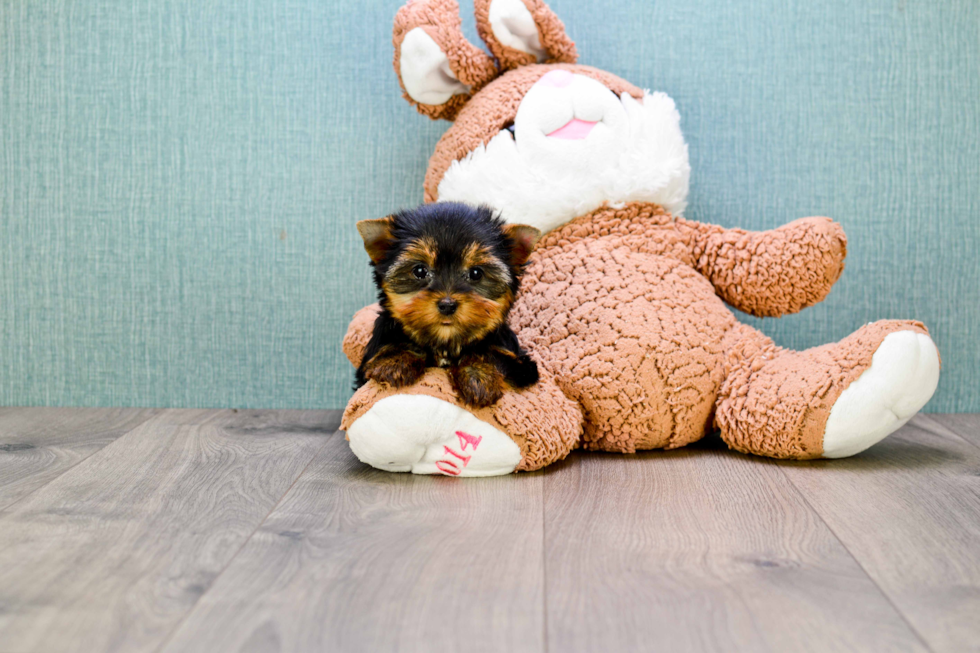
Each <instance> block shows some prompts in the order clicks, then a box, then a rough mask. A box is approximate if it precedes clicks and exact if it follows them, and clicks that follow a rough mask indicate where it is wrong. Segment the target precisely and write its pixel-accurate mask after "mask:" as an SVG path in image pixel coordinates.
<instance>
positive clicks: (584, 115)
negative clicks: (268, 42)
mask: <svg viewBox="0 0 980 653" xmlns="http://www.w3.org/2000/svg"><path fill="white" fill-rule="evenodd" d="M475 9H476V24H477V29H478V31H479V34H480V36H481V38H482V39H483V40H484V41H485V42H486V44H487V46H488V47H489V49H490V52H491V53H492V55H493V56H492V57H491V56H488V55H487V54H486V53H485V52H484V51H483V50H481V49H479V48H477V47H476V46H474V45H472V44H471V43H469V42H468V41H467V40H466V39H465V37H464V36H463V34H462V32H461V30H460V19H459V15H458V6H457V4H456V2H455V0H412V1H410V2H409V3H408V4H406V5H405V6H404V7H402V8H401V10H400V11H399V12H398V14H397V16H396V18H395V26H394V46H395V58H394V65H395V71H396V73H397V74H398V78H399V80H400V83H401V86H402V89H403V91H404V96H405V99H406V100H408V102H409V103H411V104H413V105H414V106H415V107H416V108H417V109H418V111H419V112H420V113H422V114H425V115H426V116H429V117H430V118H434V119H436V118H441V119H445V120H450V121H453V123H452V125H451V126H450V128H449V129H448V130H447V131H446V133H445V134H444V135H443V137H442V139H441V140H440V141H439V143H438V144H437V145H436V148H435V152H434V153H433V154H432V157H431V159H430V161H429V167H428V171H427V173H426V176H425V183H424V199H425V201H426V202H439V201H457V202H465V203H468V204H471V205H488V206H490V207H493V208H494V209H496V210H498V211H499V212H500V215H501V216H502V218H503V219H504V220H505V221H506V222H508V223H523V224H528V225H531V226H534V227H536V228H538V229H539V230H540V231H541V232H542V233H543V234H544V235H543V237H542V238H541V240H540V241H539V242H538V244H537V246H536V248H535V250H534V252H533V254H532V256H531V258H530V261H529V263H528V266H527V268H526V271H525V274H524V279H523V282H522V289H521V292H520V294H519V295H518V298H517V300H516V302H515V304H514V308H513V310H512V312H511V314H510V324H511V326H512V328H513V329H514V331H515V333H516V334H517V336H518V338H519V340H520V342H521V344H522V346H523V347H524V348H526V349H527V351H528V352H529V353H530V355H531V356H532V357H533V358H534V359H535V361H537V364H538V367H539V369H540V372H541V379H540V381H539V382H538V383H537V384H535V385H534V386H532V387H530V388H527V389H524V390H522V391H508V392H506V393H505V394H504V396H503V398H502V399H500V400H499V401H498V402H497V403H496V404H494V405H492V406H489V407H487V408H480V409H473V408H470V407H468V406H466V405H465V404H463V403H461V402H460V401H459V399H458V398H457V397H456V396H455V394H454V392H453V390H452V388H451V386H450V384H449V381H448V380H447V376H446V372H445V371H444V370H442V369H438V368H433V369H429V370H427V372H426V374H425V376H424V377H423V378H422V379H421V380H420V381H419V382H418V383H416V384H415V385H413V386H410V387H405V388H398V389H394V388H391V387H387V386H385V385H381V384H378V383H375V382H373V381H371V382H369V383H367V384H366V385H364V386H363V387H361V388H360V389H359V390H358V391H357V392H356V393H355V394H354V396H353V397H352V398H351V400H350V402H349V404H348V406H347V409H346V411H345V413H344V417H343V424H342V428H343V429H344V430H346V432H347V437H348V439H349V441H350V446H351V449H352V450H353V451H354V453H355V454H356V455H357V457H358V458H360V460H362V461H363V462H365V463H367V464H369V465H372V466H374V467H376V468H378V469H382V470H388V471H393V472H409V471H410V472H414V473H417V474H447V475H451V476H490V475H497V474H507V473H511V472H514V471H528V470H535V469H540V468H541V467H544V466H545V465H548V464H550V463H553V462H555V461H557V460H560V459H562V458H564V457H565V456H567V455H568V453H569V452H570V451H572V450H573V449H575V448H577V447H583V448H585V449H591V450H601V451H612V452H622V453H632V452H635V451H638V450H642V449H660V448H663V449H673V448H676V447H682V446H684V445H686V444H688V443H690V442H694V441H696V440H698V439H700V438H703V437H704V436H705V435H706V434H708V433H710V432H712V431H713V430H718V431H719V432H720V435H721V438H722V439H723V440H724V441H725V442H726V443H727V444H728V446H729V447H730V448H732V449H735V450H737V451H740V452H743V453H747V454H755V455H758V456H766V457H770V458H790V459H798V460H804V459H812V458H841V457H846V456H852V455H854V454H856V453H859V452H861V451H863V450H865V449H867V448H868V447H870V446H871V445H873V444H875V443H876V442H878V441H880V440H881V439H882V438H884V437H885V436H887V435H888V434H890V433H892V432H893V431H895V430H896V429H898V428H899V427H901V426H902V425H903V424H905V423H906V422H907V421H908V420H909V419H910V418H911V417H912V416H913V415H914V414H915V413H916V412H917V411H918V410H919V409H920V408H922V406H923V405H925V403H926V402H927V401H928V400H929V398H930V397H931V396H932V394H933V392H934V391H935V389H936V385H937V383H938V379H939V367H940V361H939V354H938V351H937V349H936V346H935V345H934V343H933V341H932V340H931V339H930V337H929V334H928V331H927V330H926V328H925V326H923V325H922V324H921V323H919V322H914V321H905V320H884V321H879V322H875V323H871V324H867V325H865V326H863V327H861V328H860V329H858V330H857V331H856V332H854V333H853V334H851V335H850V336H848V337H846V338H844V339H843V340H841V341H840V342H837V343H832V344H828V345H824V346H821V347H815V348H813V349H808V350H806V351H800V352H797V351H792V350H789V349H783V348H781V347H778V346H776V345H775V344H774V343H773V342H772V340H770V339H769V338H768V337H766V336H765V335H763V334H762V333H761V332H759V331H758V330H757V329H755V328H752V327H750V326H748V325H746V324H743V323H740V322H739V321H738V320H736V318H735V316H734V315H733V313H732V311H731V310H730V309H729V308H728V307H727V306H726V304H727V305H728V306H732V307H734V308H737V309H739V310H740V311H744V312H746V313H749V314H751V315H755V316H766V317H778V316H781V315H786V314H790V313H796V312H797V311H799V310H801V309H803V308H806V307H807V306H811V305H813V304H815V303H817V302H819V301H821V300H822V299H823V298H824V297H826V296H827V294H828V293H829V292H830V289H831V286H832V285H833V284H834V282H835V281H837V279H838V277H839V276H840V274H841V272H842V270H843V267H844V265H843V261H844V256H845V254H846V245H847V240H846V238H845V236H844V232H843V230H842V229H841V227H840V225H838V224H837V223H835V222H833V221H832V220H830V219H829V218H822V217H811V218H802V219H799V220H796V221H794V222H791V223H789V224H786V225H784V226H782V227H779V228H777V229H773V230H771V231H761V232H751V231H744V230H742V229H728V228H724V227H720V226H717V225H713V224H707V223H700V222H694V221H691V220H687V219H685V218H683V217H682V216H683V213H684V208H685V203H686V200H687V195H688V180H689V176H690V166H689V164H688V151H687V145H686V143H685V141H684V137H683V135H682V133H681V130H680V116H679V114H678V112H677V109H676V108H675V106H674V102H673V100H671V99H670V98H669V97H668V96H667V95H665V94H663V93H651V92H649V91H645V90H642V89H640V88H638V87H636V86H634V85H633V84H631V83H629V82H627V81H625V80H623V79H620V78H619V77H616V76H615V75H613V74H611V73H608V72H605V71H603V70H597V69H595V68H590V67H588V66H583V65H579V64H577V63H576V59H577V53H576V49H575V44H574V43H573V42H572V41H571V40H570V39H569V38H568V36H567V35H566V33H565V29H564V26H563V25H562V23H561V21H559V20H558V18H557V17H556V16H555V15H554V14H553V13H552V11H551V10H550V9H549V8H548V7H547V6H546V5H545V4H544V3H543V2H542V1H541V0H476V1H475ZM352 227H353V225H352ZM377 311H378V307H377V305H374V306H368V307H366V308H364V309H362V310H361V311H360V312H358V314H357V315H356V316H355V317H354V319H353V322H352V323H351V325H350V328H349V330H348V333H347V336H346V337H345V339H344V351H345V353H346V355H347V357H348V358H349V359H350V361H351V362H352V363H353V364H354V365H355V366H356V365H358V364H359V362H360V357H361V352H362V351H363V348H364V346H365V344H366V342H367V341H368V339H369V337H370V334H371V330H372V325H373V322H374V319H375V317H376V315H377Z"/></svg>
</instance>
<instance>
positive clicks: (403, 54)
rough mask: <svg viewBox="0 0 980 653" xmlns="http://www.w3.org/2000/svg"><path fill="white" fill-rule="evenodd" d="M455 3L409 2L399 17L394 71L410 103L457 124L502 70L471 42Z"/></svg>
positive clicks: (441, 0) (394, 35) (449, 0)
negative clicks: (474, 98)
mask: <svg viewBox="0 0 980 653" xmlns="http://www.w3.org/2000/svg"><path fill="white" fill-rule="evenodd" d="M460 25H461V21H460V19H459V5H458V4H456V0H409V1H408V3H407V4H406V5H405V6H404V7H402V8H401V9H399V10H398V14H397V15H396V16H395V28H394V31H393V33H392V40H393V41H394V44H395V72H396V73H397V74H398V81H399V82H400V83H401V86H402V90H403V91H404V92H405V99H406V100H408V101H409V102H410V103H411V104H414V105H415V108H416V109H418V110H419V113H422V114H425V115H427V116H429V117H430V118H433V119H436V118H444V119H446V120H452V119H454V118H455V117H456V114H457V113H459V110H460V109H462V108H463V105H464V104H466V102H467V100H469V99H470V97H472V95H473V94H474V93H476V92H477V91H478V90H480V89H481V88H482V87H483V86H485V85H486V84H488V83H489V82H490V81H492V80H493V78H494V77H496V76H497V74H498V72H499V71H498V70H497V65H496V64H495V63H494V61H493V59H492V58H491V57H489V56H488V55H487V54H486V53H485V52H484V51H483V50H481V49H480V48H478V47H476V46H475V45H473V44H472V43H470V42H469V41H467V40H466V37H464V36H463V32H462V30H461V29H460Z"/></svg>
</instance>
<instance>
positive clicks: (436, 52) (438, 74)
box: [399, 27, 470, 105]
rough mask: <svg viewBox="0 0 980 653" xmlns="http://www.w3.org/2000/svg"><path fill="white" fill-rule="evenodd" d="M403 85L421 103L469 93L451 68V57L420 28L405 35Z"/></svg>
mask: <svg viewBox="0 0 980 653" xmlns="http://www.w3.org/2000/svg"><path fill="white" fill-rule="evenodd" d="M400 68H401V70H400V71H399V72H401V76H402V84H404V85H405V90H406V91H408V94H409V96H411V98H412V99H413V100H415V101H416V102H418V103H419V104H434V105H438V104H445V103H446V102H447V101H449V98H451V97H452V96H454V95H458V94H465V93H469V92H470V87H469V86H467V85H466V84H464V83H463V82H461V81H459V80H458V79H456V75H454V74H453V71H452V70H450V69H449V59H447V58H446V53H445V52H443V51H442V50H441V49H440V48H439V46H438V45H437V44H436V42H435V41H433V40H432V37H431V36H429V35H428V34H426V33H425V30H423V29H422V28H421V27H416V28H415V29H413V30H411V31H410V32H409V33H408V34H406V35H405V38H404V39H403V40H402V45H401V56H400Z"/></svg>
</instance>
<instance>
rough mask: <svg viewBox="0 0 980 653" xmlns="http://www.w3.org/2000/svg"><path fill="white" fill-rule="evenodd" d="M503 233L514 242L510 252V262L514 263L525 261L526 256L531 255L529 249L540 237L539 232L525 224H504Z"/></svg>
mask: <svg viewBox="0 0 980 653" xmlns="http://www.w3.org/2000/svg"><path fill="white" fill-rule="evenodd" d="M504 233H505V234H507V235H508V236H509V237H510V239H511V240H512V241H513V242H514V247H513V249H511V254H510V256H511V262H512V263H513V264H514V265H524V264H525V263H527V259H528V257H530V256H531V250H533V249H534V245H535V244H537V242H538V240H539V239H540V238H541V232H540V231H538V230H537V229H535V228H534V227H531V226H528V225H526V224H505V225H504Z"/></svg>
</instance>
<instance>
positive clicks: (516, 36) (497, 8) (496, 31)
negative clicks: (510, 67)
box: [490, 0, 547, 63]
mask: <svg viewBox="0 0 980 653" xmlns="http://www.w3.org/2000/svg"><path fill="white" fill-rule="evenodd" d="M490 29H491V30H493V35H494V36H495V37H497V40H498V41H500V42H501V43H502V44H503V45H506V46H507V47H509V48H514V49H515V50H520V51H521V52H527V53H528V54H533V55H534V56H535V57H537V60H538V62H539V63H540V62H542V61H544V60H545V59H547V52H545V50H544V48H542V47H541V39H540V38H539V37H538V25H537V23H535V22H534V18H533V17H532V16H531V12H530V11H528V10H527V7H526V6H524V3H523V2H521V0H493V1H492V2H491V3H490Z"/></svg>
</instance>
